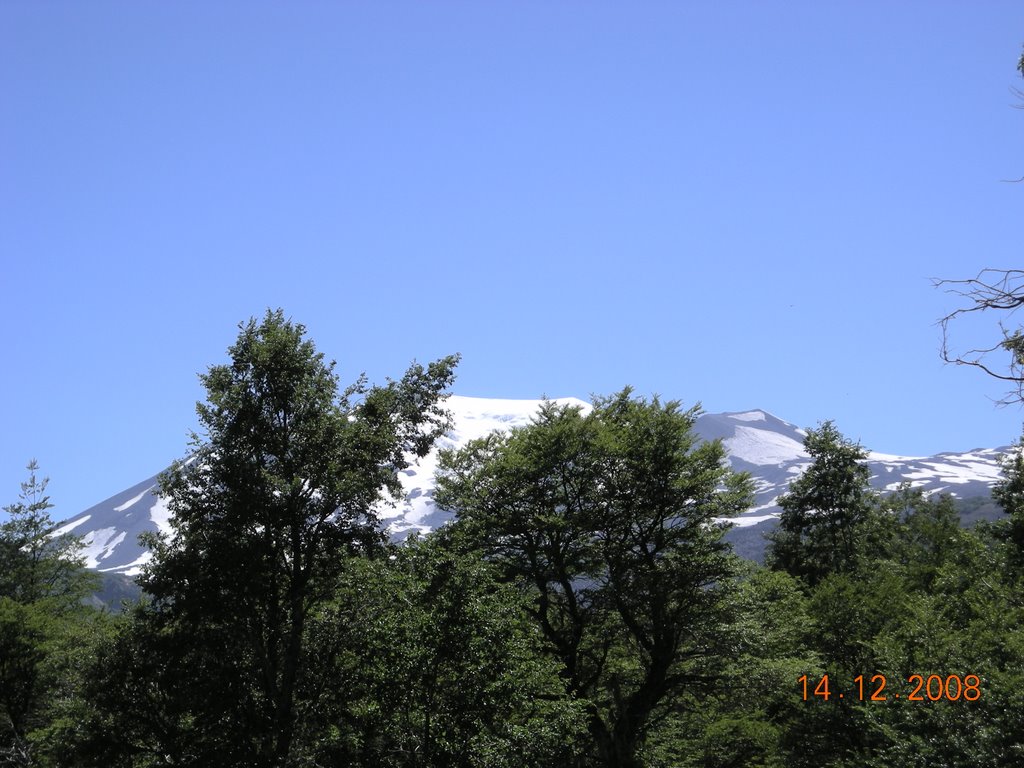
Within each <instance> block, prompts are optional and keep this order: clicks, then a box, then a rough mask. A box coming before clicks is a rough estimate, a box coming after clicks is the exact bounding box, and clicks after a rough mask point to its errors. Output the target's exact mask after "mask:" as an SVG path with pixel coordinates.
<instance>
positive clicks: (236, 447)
mask: <svg viewBox="0 0 1024 768" xmlns="http://www.w3.org/2000/svg"><path fill="white" fill-rule="evenodd" d="M229 354H230V357H231V361H230V363H228V364H224V365H215V366H212V367H211V368H210V369H209V371H208V372H207V373H206V374H204V375H202V376H201V380H202V382H203V384H204V386H205V387H206V391H207V401H206V402H205V403H201V404H199V405H198V407H197V411H198V414H199V420H200V423H201V425H202V427H203V429H204V430H205V435H204V436H202V437H196V438H195V445H194V449H195V451H194V453H193V455H192V457H191V458H190V460H189V461H188V462H183V463H180V464H178V465H177V466H175V467H174V468H173V469H172V470H171V471H170V472H169V473H168V474H167V475H166V476H165V477H164V478H163V481H162V493H163V494H164V496H165V497H166V498H167V499H168V506H169V508H170V510H171V512H172V518H171V526H172V529H173V532H172V534H171V535H170V536H168V537H152V538H150V540H149V543H150V545H151V546H152V549H153V560H152V562H151V564H150V565H148V566H147V568H146V569H145V572H144V574H143V576H142V577H141V579H140V581H141V583H142V586H143V587H144V589H145V590H146V591H147V592H148V593H149V594H150V595H151V596H152V604H151V606H150V607H149V608H148V609H145V610H142V611H140V612H139V613H138V614H137V615H136V618H135V622H134V627H135V628H134V630H133V631H132V632H131V633H128V634H125V635H123V636H122V637H121V639H120V642H119V644H118V645H117V646H116V647H115V648H114V649H113V651H112V653H113V654H114V655H115V657H116V658H122V659H125V660H126V661H125V668H126V670H127V672H126V673H125V674H124V675H123V676H122V677H123V679H121V680H118V681H115V682H116V683H118V684H119V685H120V686H121V688H122V690H123V691H124V694H125V697H126V698H125V702H126V703H127V704H128V705H129V706H131V707H134V708H135V709H136V711H139V712H148V713H149V719H150V720H151V725H150V726H149V727H145V728H143V729H142V732H137V730H138V729H136V731H131V730H129V731H126V732H125V734H126V738H125V740H124V742H123V743H122V744H121V753H122V754H123V755H130V754H131V753H133V752H137V753H148V754H150V755H151V757H152V758H153V759H157V758H158V756H160V755H168V754H170V755H174V758H173V761H175V763H176V764H177V763H184V764H204V765H210V764H219V765H251V766H286V765H298V764H300V763H301V760H302V756H303V755H304V754H305V753H306V750H307V748H308V744H305V743H302V741H301V736H302V735H303V733H304V731H303V724H304V723H306V722H307V721H308V720H316V713H317V707H318V706H319V701H320V699H319V697H320V696H321V695H323V691H322V690H321V689H320V687H319V686H318V685H317V684H316V681H317V675H318V674H319V672H320V670H319V669H318V668H317V667H316V666H315V663H326V661H329V660H326V661H325V660H323V659H321V658H320V657H319V656H318V651H317V650H316V649H313V648H311V646H310V642H309V637H308V630H309V626H310V621H311V616H312V615H313V614H314V613H315V612H316V611H317V610H318V608H319V606H322V605H324V604H325V603H327V602H328V601H330V600H331V599H332V598H333V595H334V593H335V591H336V589H337V588H338V585H339V583H340V579H341V577H342V575H343V573H344V572H345V569H346V567H347V564H348V563H349V561H350V559H351V558H353V557H357V556H366V555H369V554H370V553H372V552H373V550H374V549H375V548H378V547H379V546H380V545H381V543H382V534H381V532H380V529H379V526H378V523H377V518H376V516H375V508H376V507H377V505H378V504H379V503H381V502H382V501H383V500H384V499H385V498H386V496H387V495H388V493H390V494H392V495H394V494H397V492H398V491H399V489H400V485H399V482H398V473H399V472H401V471H402V470H403V469H405V468H406V467H407V466H408V464H409V461H411V460H412V459H413V458H415V457H418V456H423V455H425V453H426V452H427V451H428V450H429V448H430V446H431V444H432V443H433V441H434V439H436V437H437V436H438V435H440V434H442V433H443V431H444V430H445V429H446V426H447V423H448V421H447V415H446V413H445V412H444V411H443V409H442V408H441V407H440V401H441V399H442V397H443V395H444V390H445V389H446V388H447V387H448V386H449V384H450V382H451V380H452V378H453V371H454V367H455V364H456V358H454V357H449V358H445V359H443V360H439V361H437V362H435V363H432V364H430V365H429V366H427V367H426V368H424V367H422V366H420V365H413V366H412V367H410V368H409V370H408V371H407V372H406V374H405V376H404V377H403V378H402V379H401V380H398V381H392V382H389V383H388V384H387V385H384V386H372V387H371V386H368V385H367V383H366V382H365V380H362V379H360V380H359V381H357V382H356V383H355V384H353V385H352V386H350V387H348V388H346V389H345V390H344V391H342V392H340V393H339V390H338V381H337V376H336V375H335V374H334V372H333V363H330V364H329V363H327V362H325V361H324V358H323V355H322V354H321V353H319V352H317V351H316V348H315V346H314V344H313V343H312V342H311V341H309V340H308V339H306V338H305V329H304V327H303V326H302V325H299V324H296V323H293V322H291V321H290V320H288V319H286V318H285V316H284V314H283V312H282V311H280V310H278V311H276V312H271V311H268V312H267V313H266V315H265V316H264V317H263V318H262V320H259V321H257V320H255V319H253V320H250V321H249V322H248V323H246V324H244V325H242V326H241V327H240V333H239V336H238V340H237V341H236V342H235V344H234V345H233V346H232V347H231V348H230V350H229ZM140 646H141V648H142V650H141V651H140V650H139V647H140ZM140 663H141V665H142V666H141V669H140V666H139V665H140ZM143 672H144V674H143V677H142V679H139V678H138V675H139V674H140V673H143ZM147 681H148V685H147V684H144V683H146V682H147ZM110 704H111V705H112V706H116V703H115V702H110ZM114 714H115V715H116V714H117V713H116V712H115V713H114ZM122 714H123V712H122Z"/></svg>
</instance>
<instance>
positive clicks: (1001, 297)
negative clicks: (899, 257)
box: [932, 269, 1024, 405]
mask: <svg viewBox="0 0 1024 768" xmlns="http://www.w3.org/2000/svg"><path fill="white" fill-rule="evenodd" d="M932 285H933V286H935V287H936V288H943V289H944V290H945V291H946V292H947V293H952V294H953V295H955V296H958V297H960V298H961V299H963V300H965V301H966V306H962V307H959V308H957V309H955V310H953V311H952V312H950V313H949V314H947V315H946V316H944V317H942V318H940V319H939V322H938V324H939V326H940V327H941V328H942V349H941V353H940V354H941V356H942V359H943V360H944V361H945V362H947V363H952V364H954V365H966V366H969V367H972V368H978V369H980V370H982V371H984V372H985V373H987V374H988V375H989V376H991V377H992V378H994V379H998V380H999V381H1008V382H1012V383H1013V388H1012V389H1011V390H1010V391H1009V392H1008V393H1007V394H1006V396H1005V397H1004V398H1003V399H1002V400H999V401H998V402H999V403H1000V404H1001V405H1008V404H1010V403H1020V404H1024V336H1022V333H1024V329H1022V327H1021V326H1020V325H1019V324H1018V325H1017V326H1016V327H1015V328H1014V329H1013V330H1010V329H1008V328H1007V326H1006V325H1005V323H1004V319H1005V318H1006V317H1009V316H1010V315H1012V314H1013V313H1014V312H1015V311H1016V310H1017V309H1018V308H1019V307H1021V306H1024V270H1020V269H983V270H982V271H981V272H979V273H978V275H977V276H976V277H973V278H970V279H967V280H939V279H933V280H932ZM987 311H992V312H995V313H997V314H999V313H1001V314H1002V315H1003V317H1001V318H1000V320H999V322H998V327H999V332H1000V335H1001V337H1002V338H1001V339H1000V340H999V341H997V342H996V343H995V344H992V345H991V346H987V347H985V346H983V347H978V348H974V349H968V350H966V351H963V352H959V353H957V352H953V351H952V349H951V345H950V324H951V323H952V322H953V321H954V320H956V319H957V318H960V317H962V316H963V315H968V314H970V313H976V312H987ZM999 352H1005V353H1007V354H1008V355H1009V356H1010V360H1009V363H1008V364H1006V365H1005V366H1004V365H1003V364H1000V365H996V364H995V363H993V362H992V361H991V356H993V355H996V354H998V353H999Z"/></svg>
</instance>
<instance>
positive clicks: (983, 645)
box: [0, 311, 1024, 768]
mask: <svg viewBox="0 0 1024 768" xmlns="http://www.w3.org/2000/svg"><path fill="white" fill-rule="evenodd" d="M229 352H230V360H229V362H228V363H226V364H223V365H214V366H212V367H211V368H210V369H209V370H208V372H207V373H205V374H203V375H202V377H201V378H202V381H203V384H204V385H205V387H206V391H207V398H206V401H205V402H204V403H201V404H200V405H199V406H198V414H199V420H200V424H201V428H202V430H203V431H202V434H200V435H196V436H195V438H194V444H193V445H192V446H191V452H190V454H189V459H188V460H187V461H186V462H182V463H180V464H178V465H176V466H175V467H174V468H173V469H172V470H171V471H169V472H168V473H167V474H166V475H165V476H164V477H163V479H162V492H163V494H164V495H165V497H166V498H168V499H169V504H170V508H171V510H172V512H173V518H172V527H173V530H172V531H171V533H170V534H169V535H165V536H154V537H152V538H151V539H150V540H149V541H148V542H147V543H148V545H149V546H150V548H151V549H152V551H153V553H154V556H153V560H152V561H151V563H150V564H149V565H148V566H147V567H146V569H145V572H144V573H143V575H142V576H141V577H140V579H139V582H140V584H141V586H142V588H143V590H144V597H143V599H142V600H141V601H138V602H136V603H134V604H127V603H126V604H125V605H124V606H123V608H124V610H123V611H121V612H117V611H110V610H104V609H102V608H97V607H96V606H95V604H94V602H93V601H90V600H88V597H89V595H91V594H92V593H93V592H94V591H95V590H96V588H97V580H96V577H95V574H91V573H90V572H88V571H86V570H84V569H83V568H82V567H81V562H80V560H79V559H78V558H77V555H76V552H77V547H78V544H79V542H77V541H76V540H75V539H74V538H73V537H70V536H66V535H64V536H60V535H53V532H54V531H55V530H56V529H57V526H56V525H55V524H54V523H53V522H52V521H51V517H50V511H49V510H50V509H51V505H50V501H49V499H48V497H47V495H46V483H45V480H43V479H41V478H40V476H39V474H38V468H37V467H36V465H35V464H34V463H33V464H31V465H30V467H29V472H30V476H29V479H28V480H27V481H26V483H25V484H24V485H23V486H22V493H21V497H20V500H19V501H18V502H17V503H15V504H13V505H11V506H9V507H8V508H7V511H8V512H9V519H8V521H7V522H5V523H4V524H3V525H2V527H0V764H3V765H13V766H97V767H99V766H104V767H109V766H132V767H139V768H141V767H142V766H280V767H284V766H396V767H398V766H408V767H410V768H411V767H413V766H417V767H418V766H423V767H427V766H438V767H440V766H509V767H511V766H621V767H626V766H652V767H653V766H703V767H706V768H712V767H714V768H724V767H725V766H873V765H876V766H889V765H904V766H925V765H942V766H972V767H974V766H992V767H993V768H995V767H997V766H1008V765H1019V764H1024V604H1022V599H1021V595H1022V594H1024V591H1022V582H1024V459H1022V458H1021V455H1020V454H1019V453H1014V454H1012V455H1010V456H1009V457H1008V458H1007V459H1006V461H1005V464H1004V479H1003V481H1002V482H1001V483H1000V484H999V485H998V487H997V488H996V491H995V493H994V497H995V500H996V501H997V502H998V503H999V505H1001V507H1002V508H1003V509H1004V510H1005V512H1006V514H1005V515H1004V516H1003V517H1002V518H1001V519H999V520H998V521H996V522H994V523H979V524H977V525H975V526H973V527H971V528H964V527H962V526H961V525H960V521H959V520H958V516H957V514H956V511H955V508H954V506H953V502H952V500H951V499H949V498H924V497H922V496H921V495H920V494H919V493H916V492H915V491H913V490H911V489H909V488H908V489H904V490H902V491H900V492H897V493H895V494H890V495H888V496H881V495H879V494H878V493H876V492H875V491H873V490H872V489H871V488H870V486H869V484H868V476H867V469H866V467H865V463H864V460H865V451H864V449H863V448H861V447H860V446H859V445H856V444H853V443H851V442H850V441H849V440H847V439H846V438H845V437H844V436H843V435H842V434H841V432H840V431H839V430H838V429H837V428H836V426H835V425H834V424H832V423H828V422H826V423H824V424H821V425H820V426H819V427H818V428H816V429H812V430H810V431H809V433H808V437H807V440H806V444H805V447H806V449H807V451H808V453H810V455H811V457H812V459H813V461H812V464H811V466H810V467H809V469H808V470H807V471H806V473H805V474H804V475H803V476H801V477H800V478H799V479H797V480H796V481H794V482H793V483H792V485H791V487H790V489H789V491H788V493H787V494H786V495H785V496H783V497H782V498H781V499H780V504H781V507H782V515H781V519H780V524H779V526H778V528H777V529H776V530H775V531H774V532H773V534H772V538H771V541H770V543H769V548H768V558H767V562H766V564H765V565H764V566H760V565H757V564H754V563H751V562H749V561H745V560H742V559H740V558H739V557H737V556H736V555H735V554H734V553H733V552H732V551H731V549H730V547H729V546H728V545H727V544H726V543H725V542H724V540H723V534H724V532H725V531H726V529H727V527H728V526H727V525H725V524H723V523H721V522H720V521H721V520H722V519H723V518H728V517H730V516H732V515H735V514H736V513H739V512H741V511H743V510H745V509H746V508H747V507H748V506H749V504H750V499H751V490H752V489H751V487H750V481H749V479H748V478H747V477H745V476H743V475H738V474H735V473H733V472H732V471H731V470H729V469H728V466H727V463H726V462H725V461H724V449H723V448H722V446H721V445H720V444H719V443H717V442H702V441H700V440H698V439H697V438H696V436H695V435H694V434H693V430H692V427H693V423H694V420H695V418H696V417H697V415H698V413H699V411H698V410H697V409H696V408H690V409H686V408H684V407H683V406H681V405H680V404H679V403H676V402H663V401H661V400H659V399H657V398H654V399H645V398H642V397H638V396H636V395H635V394H634V393H632V392H631V391H630V390H629V389H625V390H623V391H621V392H619V393H616V394H613V395H611V396H608V397H603V398H597V399H596V400H595V402H594V407H593V410H592V411H590V412H589V413H587V414H584V413H582V412H581V411H580V410H579V409H576V408H572V407H563V406H558V405H556V404H553V403H552V404H548V405H547V406H545V407H544V408H542V410H541V411H540V412H539V413H538V415H537V416H536V418H535V419H534V420H533V422H532V423H531V425H530V426H528V427H524V428H520V429H516V430H513V431H511V432H509V433H507V434H495V435H492V436H490V437H487V438H484V439H482V440H478V441H476V442H473V443H471V444H470V445H468V446H467V447H465V448H464V449H462V450H460V451H457V452H449V453H446V454H444V455H443V459H442V461H441V469H440V472H439V476H438V478H437V482H438V492H437V501H438V503H439V504H440V505H442V506H443V507H444V508H446V509H448V510H450V511H452V512H453V513H454V514H455V519H454V522H453V523H452V524H450V525H448V526H446V527H444V528H443V529H441V530H438V531H436V532H435V533H432V534H430V535H428V536H425V537H420V538H412V539H410V540H408V541H406V542H404V543H402V544H394V543H391V542H389V541H388V539H387V537H386V536H385V534H384V532H383V531H382V530H381V527H380V525H379V524H378V522H377V520H376V517H375V515H374V509H375V508H377V506H378V505H379V503H381V501H382V500H385V499H387V498H389V497H391V498H394V497H395V496H396V495H397V494H399V493H400V485H399V484H398V482H397V477H398V473H399V472H401V471H402V470H403V469H404V468H406V467H407V466H408V462H410V461H412V460H414V459H415V457H417V456H423V455H425V454H426V453H427V452H428V451H429V450H430V449H431V447H432V446H433V444H434V441H435V440H436V439H437V438H438V437H439V436H440V435H442V434H443V433H444V432H445V430H446V428H447V426H448V421H447V417H446V413H445V411H444V396H445V394H446V391H447V389H448V388H449V386H450V385H451V383H452V381H453V377H454V370H455V366H456V364H457V358H455V357H451V358H446V359H443V360H439V361H437V362H435V363H432V364H430V365H428V366H426V367H423V366H419V365H413V366H412V367H410V368H409V370H408V371H407V372H406V373H405V375H404V376H403V377H402V378H400V379H398V380H396V381H389V382H388V383H387V384H386V385H384V386H370V385H369V384H368V383H367V382H366V381H363V380H360V381H357V382H356V383H355V384H353V385H351V386H349V387H347V388H344V389H342V388H340V387H339V382H338V380H337V376H336V375H335V374H334V372H333V364H329V363H327V362H326V361H325V360H324V358H323V355H322V354H321V353H319V352H318V351H317V350H316V348H315V346H314V344H313V343H312V342H311V341H310V340H309V339H308V338H306V336H305V332H304V329H303V327H302V326H301V325H298V324H295V323H292V322H291V321H289V320H287V319H286V318H285V316H284V315H283V313H282V312H280V311H277V312H268V313H267V314H266V315H265V316H264V317H263V318H262V319H260V320H253V321H250V322H249V323H247V324H244V325H243V326H242V327H241V328H240V333H239V336H238V339H237V342H236V343H235V344H234V345H233V346H232V347H231V349H230V350H229Z"/></svg>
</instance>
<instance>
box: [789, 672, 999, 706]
mask: <svg viewBox="0 0 1024 768" xmlns="http://www.w3.org/2000/svg"><path fill="white" fill-rule="evenodd" d="M797 683H799V684H800V686H801V691H802V694H803V700H804V701H810V700H816V701H830V700H834V699H851V700H853V701H890V700H897V699H899V700H902V701H933V702H935V701H977V700H978V699H980V698H981V678H980V677H978V675H963V676H961V675H946V676H943V675H908V676H907V677H906V678H900V679H899V680H898V682H896V681H893V682H892V684H890V680H889V679H888V678H887V677H886V676H885V675H881V674H876V675H871V677H868V676H867V675H857V676H856V677H855V678H853V680H852V682H851V683H850V685H848V686H844V685H843V684H841V683H840V684H837V682H836V681H835V680H832V679H830V678H829V676H828V675H822V676H821V677H820V678H811V677H809V676H807V675H801V676H800V677H799V678H797Z"/></svg>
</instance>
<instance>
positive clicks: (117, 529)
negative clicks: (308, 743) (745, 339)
mask: <svg viewBox="0 0 1024 768" xmlns="http://www.w3.org/2000/svg"><path fill="white" fill-rule="evenodd" d="M556 402H558V403H564V404H570V405H578V406H580V407H581V408H584V409H589V407H590V406H589V404H588V403H586V402H584V401H583V400H577V399H575V398H564V399H559V400H557V401H556ZM540 403H541V401H540V400H495V399H488V398H476V397H459V396H452V397H451V398H449V400H448V401H447V407H448V409H449V410H450V411H451V412H452V415H453V417H454V426H453V428H452V429H451V430H450V431H449V432H448V433H447V434H446V435H445V436H444V437H443V438H441V440H439V441H438V444H437V446H436V447H435V450H434V451H433V452H432V453H430V454H429V455H428V456H426V457H425V458H424V459H422V460H421V461H420V462H419V464H417V465H416V466H413V467H410V468H409V469H407V470H406V471H405V472H404V473H403V476H402V484H403V487H404V489H405V492H406V495H405V498H404V499H403V500H402V501H401V502H400V503H399V504H397V505H396V506H391V507H384V508H382V509H381V510H380V511H379V516H380V518H381V520H382V521H383V523H384V524H386V525H387V526H388V528H389V530H390V531H391V532H392V534H393V535H395V536H396V537H403V536H405V535H407V534H408V533H410V532H412V531H422V532H426V531H429V530H432V529H434V528H437V527H438V526H440V525H442V524H444V522H445V521H447V520H448V519H449V515H448V514H447V513H445V512H442V511H441V510H439V509H437V508H436V507H435V506H434V501H433V494H434V483H433V477H434V471H435V469H436V468H437V452H438V450H440V449H442V448H453V447H458V446H462V445H465V444H466V443H467V442H468V441H470V440H472V439H474V438H477V437H482V436H484V435H486V434H488V433H489V432H491V431H492V430H495V429H499V430H507V429H510V428H512V427H517V426H522V425H525V424H528V423H529V421H530V418H531V417H532V416H533V415H534V414H535V413H536V412H537V409H538V408H539V407H540ZM696 432H697V433H698V434H699V435H700V436H701V437H702V438H704V439H706V440H714V439H721V440H722V442H723V444H724V446H725V448H726V450H727V451H728V455H729V460H730V462H731V464H732V467H733V469H736V470H738V471H746V472H749V473H750V474H751V475H752V476H753V478H754V482H755V484H756V488H757V497H756V500H755V506H754V507H753V508H752V509H750V510H748V511H747V512H746V513H744V514H743V515H741V516H740V517H739V518H737V519H736V520H735V522H736V524H737V525H738V526H741V527H746V526H752V525H757V524H758V523H762V522H765V521H768V520H771V519H773V518H775V517H777V515H778V507H777V506H776V505H775V500H776V498H777V497H778V496H779V494H781V493H783V492H784V491H785V490H786V488H787V487H788V484H789V482H790V481H791V480H792V479H793V478H795V477H798V476H799V475H800V473H802V472H803V470H804V469H805V468H806V467H807V465H808V464H809V463H810V457H809V456H808V455H807V453H806V452H805V451H804V449H803V439H804V436H805V435H806V432H804V430H802V429H800V428H798V427H796V426H794V425H793V424H790V423H788V422H786V421H783V420H782V419H779V418H777V417H775V416H772V415H771V414H770V413H766V412H765V411H761V410H753V411H742V412H737V413H717V414H704V415H702V416H701V417H700V418H698V420H697V423H696ZM1005 450H1006V449H1005V448H1004V449H995V448H987V449H979V450H973V451H967V452H964V453H940V454H938V455H936V456H929V457H909V456H891V455H888V454H883V453H870V454H869V466H870V468H871V472H872V483H873V484H874V485H875V487H877V488H880V489H884V490H894V489H895V488H896V487H897V486H899V484H900V483H903V482H908V483H910V484H912V485H913V486H915V487H920V488H922V489H924V490H925V491H926V492H927V493H940V492H941V493H950V494H952V495H954V496H957V497H959V498H965V499H966V498H973V497H985V496H988V495H989V492H990V489H991V486H992V483H993V482H995V481H996V480H998V479H999V477H1000V467H999V456H1000V455H1001V454H1002V453H1003V452H1004V451H1005ZM158 490H159V488H158V485H157V480H156V477H155V476H154V477H151V478H149V479H148V480H144V481H142V482H141V483H138V484H137V485H134V486H132V487H131V488H129V489H127V490H125V491H122V492H121V493H119V494H117V495H115V496H112V497H111V498H109V499H107V500H105V501H102V502H100V503H99V504H96V505H95V506H93V507H90V508H89V509H87V510H85V511H84V512H82V513H81V514H79V515H77V516H75V517H72V518H69V519H68V520H67V521H66V522H65V523H64V525H63V526H62V528H61V529H60V530H61V531H62V532H64V531H68V532H73V533H75V534H76V535H80V536H82V537H83V541H84V544H85V546H84V548H83V554H84V556H85V558H86V564H87V565H88V566H89V567H91V568H97V569H99V570H101V571H109V572H117V573H123V574H127V575H134V574H137V573H138V572H139V569H140V567H141V566H142V564H143V563H145V562H146V561H147V560H148V559H149V553H148V552H147V551H146V550H145V549H144V548H143V547H142V546H141V545H140V544H139V543H138V536H139V534H141V533H143V532H145V531H157V530H168V519H169V512H168V510H167V507H166V505H165V503H164V501H163V499H161V498H160V496H159V495H158Z"/></svg>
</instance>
